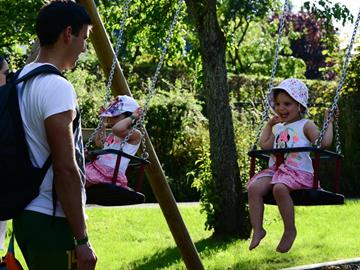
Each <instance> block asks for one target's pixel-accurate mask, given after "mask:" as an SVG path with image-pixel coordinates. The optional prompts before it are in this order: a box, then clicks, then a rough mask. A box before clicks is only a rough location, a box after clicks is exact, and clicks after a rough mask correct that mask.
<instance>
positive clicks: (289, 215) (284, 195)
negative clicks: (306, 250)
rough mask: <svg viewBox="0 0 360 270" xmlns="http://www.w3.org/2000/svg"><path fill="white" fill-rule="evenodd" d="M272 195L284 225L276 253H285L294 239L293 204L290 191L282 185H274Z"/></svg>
mask: <svg viewBox="0 0 360 270" xmlns="http://www.w3.org/2000/svg"><path fill="white" fill-rule="evenodd" d="M273 194H274V198H275V200H276V203H277V205H278V207H279V211H280V215H281V217H282V219H283V223H284V233H283V235H282V237H281V240H280V242H279V245H278V246H277V248H276V251H278V252H281V253H285V252H288V251H289V250H290V248H291V246H292V244H293V243H294V240H295V238H296V227H295V215H294V204H293V201H292V199H291V197H290V190H289V188H288V187H287V186H285V185H284V184H275V185H274V187H273Z"/></svg>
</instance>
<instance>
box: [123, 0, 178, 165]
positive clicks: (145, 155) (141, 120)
mask: <svg viewBox="0 0 360 270" xmlns="http://www.w3.org/2000/svg"><path fill="white" fill-rule="evenodd" d="M183 2H184V0H179V2H178V8H177V10H176V12H175V15H174V19H173V21H172V23H171V26H170V30H169V32H168V36H167V38H166V40H165V45H164V48H163V49H162V51H161V55H160V60H159V63H158V65H157V67H156V71H155V74H154V76H153V77H152V80H151V85H150V87H149V90H148V95H147V96H146V100H145V105H144V107H143V110H142V113H141V114H140V118H139V119H137V121H136V122H135V125H134V126H133V127H132V128H131V129H130V131H129V133H128V134H127V136H126V137H125V138H124V139H123V140H121V143H120V150H122V149H123V147H124V145H125V143H126V142H127V141H128V140H129V138H130V136H131V135H132V134H133V133H134V131H135V129H140V130H141V134H142V152H143V154H142V158H144V159H147V158H148V157H149V154H148V153H147V152H146V143H145V129H144V122H145V115H146V113H147V109H148V106H149V102H150V98H151V97H152V96H153V95H154V94H155V93H156V88H155V86H156V82H157V79H158V76H159V74H160V69H161V67H162V65H163V62H164V59H165V55H166V51H167V49H168V47H169V43H170V40H171V38H172V36H173V32H174V29H175V25H176V22H177V19H178V16H179V13H180V11H181V7H182V4H183Z"/></svg>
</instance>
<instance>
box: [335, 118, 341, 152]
mask: <svg viewBox="0 0 360 270" xmlns="http://www.w3.org/2000/svg"><path fill="white" fill-rule="evenodd" d="M334 125H335V145H336V148H335V150H336V153H338V154H339V155H340V154H341V142H340V129H339V122H338V119H337V117H335V121H334Z"/></svg>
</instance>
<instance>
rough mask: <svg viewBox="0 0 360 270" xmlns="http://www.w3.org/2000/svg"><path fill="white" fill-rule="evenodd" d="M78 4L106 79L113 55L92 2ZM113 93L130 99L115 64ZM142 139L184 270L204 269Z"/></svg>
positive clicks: (82, 0) (152, 181)
mask: <svg viewBox="0 0 360 270" xmlns="http://www.w3.org/2000/svg"><path fill="white" fill-rule="evenodd" d="M77 2H78V3H79V4H81V5H83V6H84V7H85V9H86V10H87V12H88V13H89V15H90V17H91V21H92V24H93V27H92V32H91V34H90V38H91V41H92V44H93V45H94V48H95V51H96V54H97V57H98V59H99V62H100V65H101V67H102V69H103V71H104V73H105V76H108V75H109V72H110V69H111V65H112V61H113V58H114V55H115V53H114V50H113V48H112V45H111V42H110V40H109V37H108V35H107V33H106V30H105V27H104V25H103V23H102V21H101V18H100V16H99V13H98V11H97V8H96V5H95V2H94V0H77ZM112 91H113V93H114V94H115V95H129V96H132V95H131V92H130V90H129V86H128V84H127V82H126V79H125V77H124V74H123V73H122V70H121V68H120V65H119V63H117V65H116V67H115V73H114V78H113V81H112ZM145 139H146V148H147V150H148V153H149V160H150V162H151V163H150V164H148V165H147V166H146V169H145V172H146V175H147V177H148V179H149V182H150V185H151V188H152V190H153V192H154V194H155V196H156V199H157V201H158V202H159V205H160V207H161V210H162V212H163V214H164V217H165V219H166V221H167V224H168V226H169V228H170V231H171V233H172V235H173V237H174V240H175V242H176V245H177V247H178V248H179V250H180V253H181V256H182V258H183V260H184V262H185V265H186V267H187V269H204V266H203V264H202V262H201V260H200V257H199V254H198V252H197V250H196V247H195V245H194V243H193V242H192V240H191V238H190V235H189V233H188V230H187V229H186V226H185V223H184V221H183V219H182V217H181V214H180V212H179V209H178V207H177V205H176V201H175V198H174V196H173V193H172V191H171V189H170V187H169V185H168V183H167V181H166V178H165V174H164V171H163V170H162V168H161V165H160V162H159V160H158V158H157V155H156V153H155V150H154V148H153V145H152V144H151V141H150V139H149V136H148V134H147V132H146V131H145Z"/></svg>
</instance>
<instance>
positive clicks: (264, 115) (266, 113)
mask: <svg viewBox="0 0 360 270" xmlns="http://www.w3.org/2000/svg"><path fill="white" fill-rule="evenodd" d="M288 11H289V1H288V0H285V2H284V6H283V13H282V14H281V17H280V25H279V30H278V38H277V41H276V47H275V56H274V62H273V66H272V69H271V77H270V81H269V85H268V90H267V92H266V95H265V102H264V104H263V105H264V110H263V113H262V115H261V122H260V124H259V128H258V131H257V134H256V137H255V142H254V144H253V146H252V149H253V150H255V149H256V146H257V144H258V143H259V140H260V135H261V132H262V127H263V125H264V123H265V121H266V119H267V118H268V117H269V110H270V104H269V100H268V98H267V97H268V95H269V94H270V92H271V90H272V88H273V85H274V79H275V74H276V70H277V67H278V59H279V50H280V43H281V40H282V36H283V31H284V27H285V19H286V15H287V13H288Z"/></svg>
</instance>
